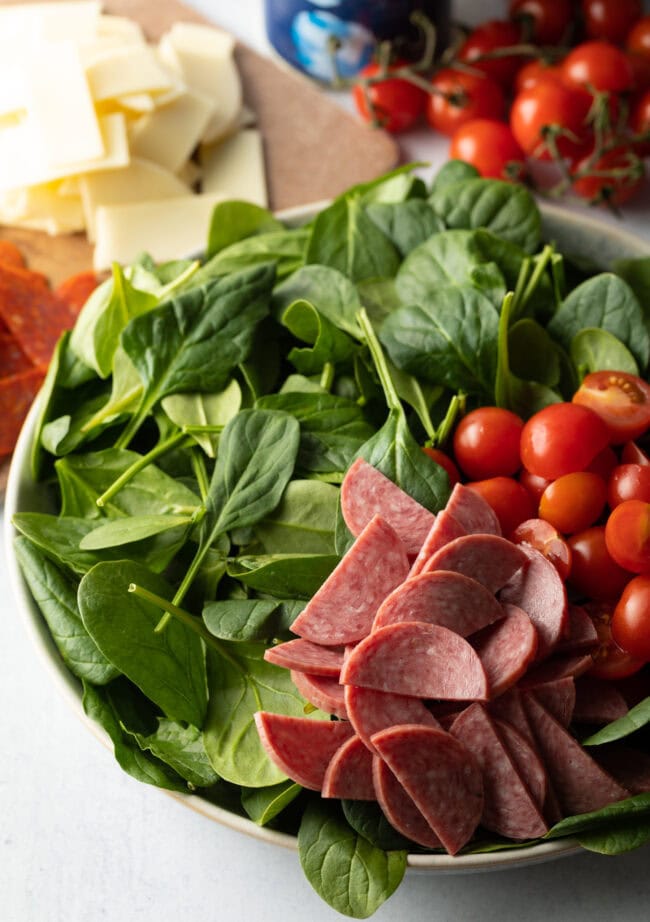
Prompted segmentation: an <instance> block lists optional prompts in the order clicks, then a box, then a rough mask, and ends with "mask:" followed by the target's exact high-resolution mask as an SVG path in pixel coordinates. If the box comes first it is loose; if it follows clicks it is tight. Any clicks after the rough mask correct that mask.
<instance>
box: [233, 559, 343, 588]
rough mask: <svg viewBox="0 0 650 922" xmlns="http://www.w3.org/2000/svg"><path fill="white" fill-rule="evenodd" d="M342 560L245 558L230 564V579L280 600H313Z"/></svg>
mask: <svg viewBox="0 0 650 922" xmlns="http://www.w3.org/2000/svg"><path fill="white" fill-rule="evenodd" d="M338 562H339V558H338V556H337V555H336V554H260V555H258V556H254V555H242V556H240V557H237V558H236V560H234V561H232V562H231V563H229V564H228V570H227V572H228V575H229V576H232V577H234V578H235V579H237V580H239V582H240V583H243V584H244V585H245V586H250V588H251V589H255V590H257V592H265V593H267V594H268V595H271V596H273V597H274V598H276V599H310V598H311V597H312V596H313V595H314V593H315V592H316V591H317V590H318V589H320V587H321V586H322V584H323V583H324V582H325V580H326V579H327V577H328V576H329V575H330V573H331V572H332V570H333V569H334V567H335V566H336V565H337V564H338Z"/></svg>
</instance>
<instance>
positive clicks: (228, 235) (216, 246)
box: [207, 201, 284, 257]
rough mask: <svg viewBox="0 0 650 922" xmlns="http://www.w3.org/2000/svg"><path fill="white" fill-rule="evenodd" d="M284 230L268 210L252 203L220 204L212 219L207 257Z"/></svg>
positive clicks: (215, 208)
mask: <svg viewBox="0 0 650 922" xmlns="http://www.w3.org/2000/svg"><path fill="white" fill-rule="evenodd" d="M283 230H284V227H283V226H282V223H281V222H280V221H278V220H277V219H276V218H274V217H273V215H272V214H271V212H270V211H268V210H267V209H266V208H261V207H260V206H259V205H254V204H253V203H252V202H239V201H228V202H219V203H218V204H217V205H215V207H214V209H213V211H212V218H211V219H210V229H209V230H208V246H207V256H208V257H211V256H214V255H215V253H218V252H219V251H220V250H225V249H226V247H228V246H230V245H231V244H233V243H238V242H239V241H240V240H245V239H246V238H247V237H252V236H253V235H254V234H264V233H269V232H272V231H283Z"/></svg>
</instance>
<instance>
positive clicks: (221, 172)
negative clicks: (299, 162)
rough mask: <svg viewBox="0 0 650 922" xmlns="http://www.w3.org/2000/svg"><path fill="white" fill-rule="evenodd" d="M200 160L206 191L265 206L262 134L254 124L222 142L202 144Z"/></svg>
mask: <svg viewBox="0 0 650 922" xmlns="http://www.w3.org/2000/svg"><path fill="white" fill-rule="evenodd" d="M200 162H201V168H202V170H203V181H202V183H201V188H202V190H203V192H207V193H209V194H213V193H217V192H222V193H223V194H224V195H227V196H228V198H235V199H237V198H238V199H244V200H245V201H247V202H253V204H255V205H261V206H262V207H263V208H266V206H267V204H268V197H267V192H266V179H265V170H264V150H263V147H262V135H261V134H260V132H259V131H257V130H256V129H255V128H247V129H245V130H244V131H238V132H237V134H233V135H231V136H230V137H229V138H226V139H225V140H224V141H221V142H220V143H219V144H216V145H213V146H210V147H207V146H204V147H202V148H201V152H200Z"/></svg>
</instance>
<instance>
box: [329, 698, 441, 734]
mask: <svg viewBox="0 0 650 922" xmlns="http://www.w3.org/2000/svg"><path fill="white" fill-rule="evenodd" d="M344 688H345V707H346V710H347V714H348V720H349V721H350V723H351V724H352V726H353V727H354V729H355V730H356V732H357V734H358V736H359V737H360V739H362V740H363V742H364V743H365V745H366V746H367V747H368V748H369V749H372V743H371V742H370V737H371V736H372V735H373V734H374V733H378V732H379V731H380V730H385V729H386V728H387V727H394V726H395V725H396V724H424V725H425V726H427V727H438V726H439V723H438V721H437V720H436V718H435V717H434V716H433V714H432V713H431V711H430V710H429V708H428V707H427V706H426V705H425V704H424V702H423V701H421V700H420V699H419V698H410V697H407V696H406V695H396V694H394V693H393V692H382V691H377V690H376V689H374V688H361V686H359V685H346V686H344Z"/></svg>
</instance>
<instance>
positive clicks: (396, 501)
mask: <svg viewBox="0 0 650 922" xmlns="http://www.w3.org/2000/svg"><path fill="white" fill-rule="evenodd" d="M341 512H342V513H343V518H344V519H345V524H346V525H347V526H348V528H349V529H350V531H351V532H352V534H353V535H355V537H356V536H357V535H360V534H361V532H362V531H363V530H364V529H365V528H366V526H367V525H368V523H369V522H370V520H371V519H372V517H373V516H374V515H380V516H381V517H382V518H383V519H385V520H386V521H387V522H388V523H389V524H390V525H391V527H392V528H394V529H395V531H396V532H397V534H398V535H399V536H400V538H401V539H402V541H403V542H404V546H405V547H406V550H407V552H408V553H409V554H411V555H412V556H415V555H416V554H417V553H418V551H419V550H420V548H421V547H422V545H423V543H424V541H425V540H426V537H427V535H428V534H429V531H430V529H431V526H432V525H433V521H434V519H435V516H434V514H433V513H432V512H429V510H428V509H425V508H424V506H421V505H420V503H418V502H416V501H415V500H414V499H412V497H410V496H409V495H408V493H405V492H404V490H402V489H401V488H400V487H398V486H397V485H396V484H394V483H393V481H392V480H389V478H388V477H386V476H384V474H382V473H381V471H378V470H377V468H375V467H373V466H372V465H371V464H368V462H367V461H364V460H363V459H362V458H357V460H356V461H355V462H354V463H353V464H352V465H351V466H350V467H349V469H348V471H347V473H346V475H345V477H344V478H343V483H342V484H341Z"/></svg>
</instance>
